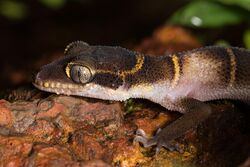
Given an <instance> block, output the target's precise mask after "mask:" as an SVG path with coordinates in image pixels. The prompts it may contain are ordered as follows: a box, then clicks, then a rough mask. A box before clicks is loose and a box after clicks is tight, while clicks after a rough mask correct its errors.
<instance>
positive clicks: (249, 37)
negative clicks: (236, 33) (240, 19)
mask: <svg viewBox="0 0 250 167" xmlns="http://www.w3.org/2000/svg"><path fill="white" fill-rule="evenodd" d="M243 41H244V44H245V47H246V48H247V49H250V29H248V30H246V31H245V33H244V35H243Z"/></svg>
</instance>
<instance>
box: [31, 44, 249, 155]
mask: <svg viewBox="0 0 250 167" xmlns="http://www.w3.org/2000/svg"><path fill="white" fill-rule="evenodd" d="M64 54H65V56H64V57H61V58H60V59H58V60H56V61H54V62H52V63H50V64H48V65H45V66H43V67H41V69H40V71H39V72H38V73H37V74H36V76H35V79H34V81H33V85H34V86H35V87H37V88H38V89H40V90H43V91H47V92H53V93H57V94H64V95H76V96H84V97H90V98H97V99H103V100H115V101H124V100H127V99H129V98H144V99H148V100H150V101H152V102H154V103H158V104H159V105H161V106H163V107H165V108H166V109H168V110H172V111H177V112H180V113H182V114H183V115H182V116H181V117H180V118H178V119H177V120H175V121H174V122H173V123H171V124H169V125H167V126H166V127H165V128H163V129H162V130H159V131H158V132H157V133H156V135H155V136H153V137H147V135H146V133H145V132H144V131H143V130H142V129H138V130H137V131H136V136H135V138H134V141H136V142H140V143H142V144H143V146H144V147H151V146H156V152H158V151H159V149H160V148H161V147H165V148H167V149H169V150H174V149H177V147H176V145H175V144H174V142H173V141H174V140H175V139H176V138H178V137H181V136H182V135H183V134H185V132H187V131H188V130H190V129H191V128H194V127H196V126H197V125H198V124H200V123H201V122H203V121H204V120H205V119H207V118H208V117H209V115H210V114H211V112H212V109H211V106H210V105H209V104H208V103H206V101H210V100H217V99H233V100H242V101H249V99H250V51H248V50H246V49H243V48H238V47H219V46H208V47H202V48H198V49H194V50H190V51H185V52H179V53H175V54H169V55H167V54H166V55H162V56H152V55H147V54H143V53H138V52H135V51H131V50H128V49H125V48H122V47H114V46H99V45H89V44H87V43H86V42H83V41H75V42H72V43H70V44H69V45H67V47H66V48H65V52H64Z"/></svg>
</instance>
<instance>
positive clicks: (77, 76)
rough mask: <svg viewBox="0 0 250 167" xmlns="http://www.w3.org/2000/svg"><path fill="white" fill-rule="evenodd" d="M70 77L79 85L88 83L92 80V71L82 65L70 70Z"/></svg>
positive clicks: (72, 67)
mask: <svg viewBox="0 0 250 167" xmlns="http://www.w3.org/2000/svg"><path fill="white" fill-rule="evenodd" d="M70 77H71V78H72V80H73V81H74V82H77V83H82V84H84V83H87V82H89V81H90V80H91V79H92V77H93V76H92V73H91V70H90V69H89V68H88V67H86V66H82V65H73V66H71V69H70Z"/></svg>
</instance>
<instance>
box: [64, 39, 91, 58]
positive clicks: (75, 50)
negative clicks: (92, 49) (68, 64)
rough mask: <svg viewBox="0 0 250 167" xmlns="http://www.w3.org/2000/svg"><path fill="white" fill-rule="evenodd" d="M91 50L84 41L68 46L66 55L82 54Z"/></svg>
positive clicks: (65, 51) (65, 50)
mask: <svg viewBox="0 0 250 167" xmlns="http://www.w3.org/2000/svg"><path fill="white" fill-rule="evenodd" d="M88 48H89V44H88V43H86V42H83V41H74V42H71V43H70V44H68V45H67V46H66V48H65V49H64V55H73V54H80V53H81V52H82V51H84V50H86V49H88Z"/></svg>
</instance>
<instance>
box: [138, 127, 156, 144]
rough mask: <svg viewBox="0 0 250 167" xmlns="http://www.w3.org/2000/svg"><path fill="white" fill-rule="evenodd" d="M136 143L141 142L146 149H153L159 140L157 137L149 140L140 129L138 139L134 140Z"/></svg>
mask: <svg viewBox="0 0 250 167" xmlns="http://www.w3.org/2000/svg"><path fill="white" fill-rule="evenodd" d="M134 142H140V143H142V144H143V146H144V147H151V146H154V145H156V144H157V140H156V138H155V137H152V138H148V137H147V136H146V133H145V132H144V130H142V129H138V130H137V131H136V137H135V138H134Z"/></svg>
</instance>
